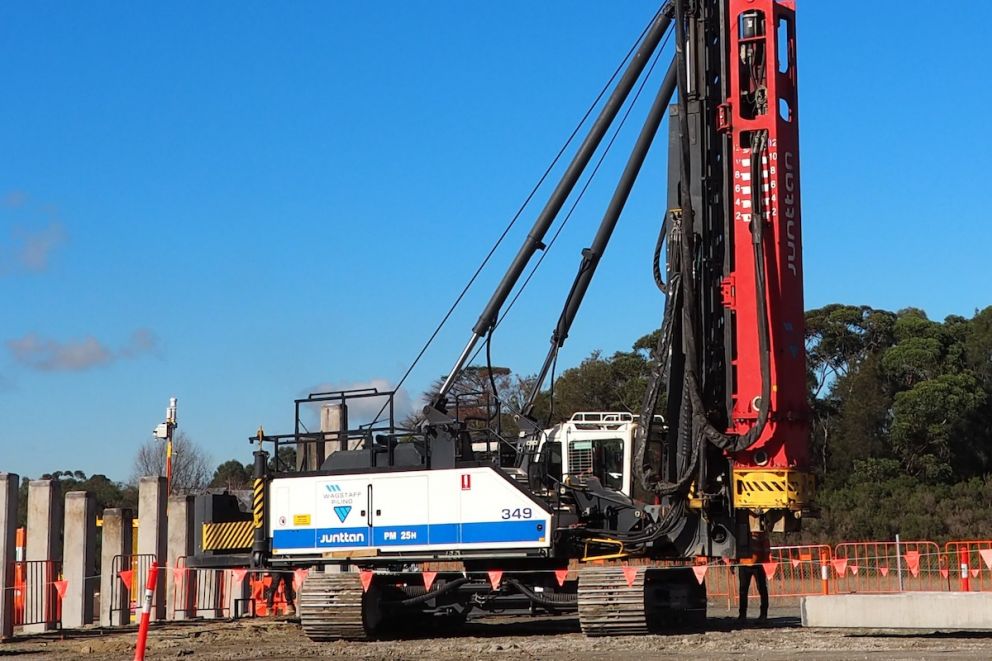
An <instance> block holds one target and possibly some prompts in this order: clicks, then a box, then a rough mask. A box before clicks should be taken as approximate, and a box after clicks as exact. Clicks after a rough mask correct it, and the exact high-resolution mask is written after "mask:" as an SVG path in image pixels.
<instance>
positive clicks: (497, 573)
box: [487, 569, 503, 590]
mask: <svg viewBox="0 0 992 661" xmlns="http://www.w3.org/2000/svg"><path fill="white" fill-rule="evenodd" d="M487 573H488V574H489V583H490V584H491V585H492V586H493V590H499V582H500V581H501V580H502V579H503V570H502V569H491V570H489V571H488V572H487Z"/></svg>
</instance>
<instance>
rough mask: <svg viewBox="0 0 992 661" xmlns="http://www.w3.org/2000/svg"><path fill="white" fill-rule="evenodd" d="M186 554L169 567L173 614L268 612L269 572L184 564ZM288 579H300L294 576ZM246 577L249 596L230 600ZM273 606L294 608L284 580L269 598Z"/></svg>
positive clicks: (284, 610) (283, 610)
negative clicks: (172, 585) (287, 595)
mask: <svg viewBox="0 0 992 661" xmlns="http://www.w3.org/2000/svg"><path fill="white" fill-rule="evenodd" d="M186 560H187V557H186V556H179V557H178V558H176V566H175V567H174V568H172V580H173V581H174V583H175V587H174V592H173V594H174V595H175V596H174V597H173V600H172V613H173V617H176V616H180V617H187V618H191V617H202V616H204V615H207V616H210V617H225V616H226V617H232V618H236V617H241V616H244V615H249V614H250V615H259V616H265V615H268V614H269V608H268V603H267V601H268V595H269V590H270V589H271V586H272V583H273V579H272V574H271V573H269V572H264V573H263V572H259V571H257V570H249V569H248V568H234V569H210V568H193V567H188V566H187V565H186ZM290 580H291V581H296V580H302V579H297V577H295V576H294V577H293V578H291V579H290ZM245 581H248V587H249V590H248V595H249V596H248V597H247V598H243V599H242V598H236V599H235V600H233V608H234V612H231V604H232V600H231V599H230V595H231V594H232V591H233V592H235V593H239V594H242V593H240V592H239V590H240V589H241V588H242V586H243V585H244V582H245ZM272 609H273V610H274V611H275V612H276V613H277V614H292V613H293V612H294V609H293V608H290V607H289V606H288V605H287V603H286V595H285V584H284V583H280V584H279V586H278V589H277V590H276V593H275V595H274V596H273V600H272Z"/></svg>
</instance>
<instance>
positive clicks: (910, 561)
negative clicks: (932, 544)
mask: <svg viewBox="0 0 992 661" xmlns="http://www.w3.org/2000/svg"><path fill="white" fill-rule="evenodd" d="M903 557H904V558H906V566H907V567H909V573H910V574H912V575H913V576H916V575H918V574H919V573H920V552H919V551H906V553H905V554H904V555H903Z"/></svg>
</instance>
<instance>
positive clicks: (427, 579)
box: [424, 571, 437, 591]
mask: <svg viewBox="0 0 992 661" xmlns="http://www.w3.org/2000/svg"><path fill="white" fill-rule="evenodd" d="M435 578H437V572H436V571H425V572H424V587H425V588H426V589H427V590H428V591H430V589H431V586H432V585H434V579H435Z"/></svg>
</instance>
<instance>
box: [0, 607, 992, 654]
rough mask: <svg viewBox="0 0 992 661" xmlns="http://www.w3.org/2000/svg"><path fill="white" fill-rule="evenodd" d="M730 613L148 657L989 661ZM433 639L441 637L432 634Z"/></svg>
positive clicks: (66, 644)
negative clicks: (608, 627)
mask: <svg viewBox="0 0 992 661" xmlns="http://www.w3.org/2000/svg"><path fill="white" fill-rule="evenodd" d="M729 615H730V614H728V613H727V612H726V611H723V610H719V611H716V612H713V611H712V610H711V618H710V622H709V627H708V630H707V631H705V632H687V633H672V634H667V635H659V636H640V637H624V638H598V639H590V638H586V637H584V636H583V635H582V634H581V633H580V632H579V626H578V621H577V620H576V619H575V618H574V617H559V618H546V619H531V618H508V617H504V618H488V619H483V620H478V621H470V622H469V623H468V624H467V625H465V627H464V628H463V629H461V630H459V631H458V632H456V633H454V634H452V633H450V632H445V633H443V634H441V633H439V632H427V631H424V632H421V633H420V634H418V635H417V637H414V638H412V639H411V638H409V637H408V638H406V639H403V640H381V641H375V642H366V643H353V642H340V641H339V642H332V643H313V642H310V641H309V640H307V638H306V637H305V636H304V635H303V632H302V631H301V630H300V627H299V625H298V624H297V623H294V622H289V621H276V620H269V619H261V618H259V619H255V620H240V621H237V622H227V621H220V620H214V621H198V622H187V623H173V624H160V625H155V626H154V627H153V629H152V632H151V634H150V635H149V643H148V654H147V657H146V658H148V659H173V658H191V659H216V660H233V659H239V660H243V659H303V658H311V657H322V656H327V657H338V658H355V659H420V660H426V661H442V660H448V659H478V658H506V659H511V658H513V659H516V658H539V659H549V658H554V659H556V660H561V661H573V660H578V659H595V658H603V659H606V658H611V659H617V658H623V656H624V655H631V656H632V657H633V656H635V655H636V658H638V659H666V658H687V657H688V658H706V659H741V658H760V659H762V660H763V661H765V660H780V659H781V660H784V659H796V658H799V657H802V658H803V659H804V661H808V660H813V659H988V658H992V633H990V634H976V633H971V634H968V633H956V634H955V633H937V632H914V633H905V632H903V633H894V632H888V633H886V632H878V631H867V630H857V631H852V630H845V631H838V630H822V629H821V630H817V629H803V628H802V627H801V626H800V624H799V619H798V617H796V615H795V610H794V609H793V610H791V611H790V610H781V611H775V612H773V613H772V618H771V620H770V622H769V623H768V625H767V626H758V625H757V624H756V623H753V622H751V623H749V624H748V625H746V626H739V625H738V623H737V621H736V619H735V618H732V617H729ZM432 633H433V634H434V635H433V636H432ZM134 640H135V630H134V628H133V627H131V628H128V629H118V630H113V631H109V630H100V629H90V630H82V631H71V632H70V631H66V632H64V633H50V634H43V635H35V636H25V637H19V638H16V639H15V640H14V641H13V642H10V643H4V644H0V657H6V656H10V657H20V656H23V657H24V658H25V659H26V661H35V660H36V659H37V660H39V661H40V660H42V659H74V660H87V661H90V660H95V659H131V658H133V655H134Z"/></svg>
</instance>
